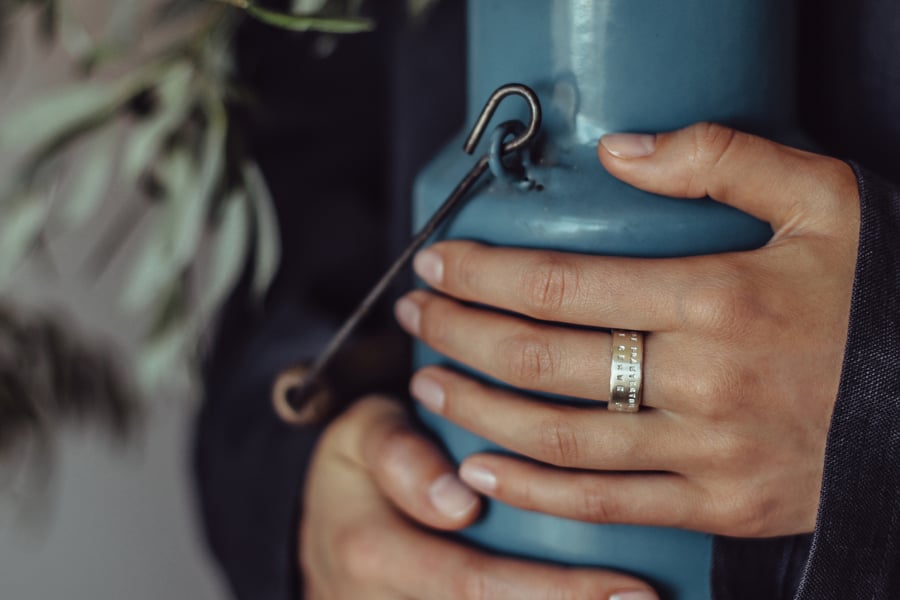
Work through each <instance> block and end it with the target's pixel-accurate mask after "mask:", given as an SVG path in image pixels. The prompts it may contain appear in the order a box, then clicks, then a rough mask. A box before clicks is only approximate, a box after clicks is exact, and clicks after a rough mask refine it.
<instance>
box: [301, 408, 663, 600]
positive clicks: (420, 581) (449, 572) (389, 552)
mask: <svg viewBox="0 0 900 600" xmlns="http://www.w3.org/2000/svg"><path fill="white" fill-rule="evenodd" d="M478 509H479V500H478V497H477V496H475V495H474V494H473V493H472V492H471V491H469V490H468V489H466V488H465V487H463V486H462V484H461V483H460V482H459V481H458V480H457V479H456V477H455V475H454V471H453V467H451V466H450V464H449V463H448V462H447V460H446V459H445V458H444V457H443V456H442V455H441V454H440V452H439V451H438V449H437V448H436V447H435V446H434V445H432V444H431V442H429V441H427V440H426V439H425V438H424V437H421V436H420V435H419V434H417V433H416V432H415V431H414V430H413V429H412V427H411V426H410V424H409V422H408V421H407V418H406V414H405V412H404V409H403V408H402V407H401V406H400V405H399V404H398V403H396V402H394V401H391V400H388V399H386V398H381V397H371V398H368V399H364V400H361V401H360V402H359V403H357V404H356V405H355V406H354V407H352V408H351V409H350V410H349V411H347V412H346V413H345V414H344V415H343V416H341V417H340V418H339V419H338V420H337V421H335V422H334V423H333V424H332V425H331V426H330V427H329V428H328V430H326V432H325V434H324V437H323V438H322V440H321V441H320V443H319V446H318V448H317V450H316V454H315V456H314V458H313V462H312V464H311V470H310V474H309V477H308V480H307V488H306V498H305V502H304V512H303V519H302V532H301V542H300V544H301V548H300V557H301V562H302V570H303V573H304V579H305V586H306V595H305V596H304V597H305V598H307V599H308V600H358V599H359V598H365V599H366V600H402V599H408V598H417V599H421V600H486V599H488V598H490V599H492V600H494V599H496V600H503V599H510V600H512V599H516V600H529V599H535V600H536V599H548V598H571V599H573V600H576V599H579V598H583V599H588V598H590V599H595V598H597V599H599V598H603V599H606V598H611V599H612V600H652V599H654V598H656V595H655V594H654V593H653V592H652V591H650V590H649V588H648V586H647V585H646V584H643V583H641V582H640V581H637V580H635V579H633V578H631V577H628V576H626V575H620V574H616V573H608V572H602V571H592V570H586V569H582V570H576V569H565V568H562V567H554V566H548V565H537V564H531V563H525V562H522V561H517V560H512V559H505V558H500V557H494V556H490V555H487V554H484V553H481V552H478V551H476V550H473V549H471V548H468V547H466V546H464V545H462V544H460V543H458V542H454V541H451V540H448V539H446V538H442V537H439V536H437V535H434V534H433V533H428V532H426V531H425V530H423V529H422V528H420V527H417V526H416V525H415V524H414V523H413V522H412V521H411V520H410V519H412V520H414V521H418V522H419V523H421V524H423V525H426V526H428V527H432V528H436V529H444V530H453V529H459V528H462V527H464V526H466V525H468V524H470V523H471V522H472V521H473V520H474V519H475V517H476V516H477V514H478ZM407 517H409V519H408V518H407ZM641 594H643V595H641Z"/></svg>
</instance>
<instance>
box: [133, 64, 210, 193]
mask: <svg viewBox="0 0 900 600" xmlns="http://www.w3.org/2000/svg"><path fill="white" fill-rule="evenodd" d="M193 76H194V68H193V67H192V66H191V64H190V63H188V62H187V61H178V62H176V63H174V64H173V65H172V66H171V67H169V69H168V70H167V71H165V74H164V75H163V76H162V77H161V78H160V80H159V81H158V82H157V84H156V85H155V87H154V92H155V94H156V99H157V102H158V106H157V108H156V111H155V113H154V114H153V115H152V116H151V117H149V118H146V119H144V120H143V121H142V122H140V123H139V124H138V125H137V126H136V127H135V130H134V133H132V134H131V136H130V139H129V141H128V144H127V146H126V148H125V156H124V159H123V162H122V171H123V173H124V175H125V179H126V180H127V181H129V182H132V183H133V182H136V181H137V180H138V178H139V177H140V176H141V175H143V174H144V173H146V172H147V170H148V169H149V168H150V166H151V163H152V161H153V160H154V159H155V158H156V157H157V156H158V155H159V153H160V151H161V150H162V148H163V145H164V144H165V142H166V140H167V139H169V137H171V136H172V134H173V133H174V132H175V130H176V129H177V128H178V127H179V126H180V125H181V124H182V122H183V121H184V120H185V118H186V117H187V114H188V112H189V111H190V108H191V105H192V103H193V100H194V97H193V96H192V95H191V81H192V78H193Z"/></svg>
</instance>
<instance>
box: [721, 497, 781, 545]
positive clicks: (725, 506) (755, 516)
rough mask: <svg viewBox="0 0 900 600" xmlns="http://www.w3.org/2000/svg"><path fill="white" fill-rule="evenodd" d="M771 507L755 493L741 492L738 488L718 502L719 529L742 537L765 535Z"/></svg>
mask: <svg viewBox="0 0 900 600" xmlns="http://www.w3.org/2000/svg"><path fill="white" fill-rule="evenodd" d="M772 509H773V507H770V506H769V503H768V502H766V500H764V499H763V498H762V497H760V496H758V495H757V494H754V493H741V491H740V490H739V491H738V492H737V493H734V494H732V495H729V496H728V497H726V498H723V499H722V500H721V501H720V502H719V509H718V511H717V513H718V518H719V522H720V529H722V530H723V532H725V533H727V534H728V535H732V536H738V537H743V538H759V537H765V536H766V535H767V534H768V522H769V519H768V516H769V515H770V514H771V511H772Z"/></svg>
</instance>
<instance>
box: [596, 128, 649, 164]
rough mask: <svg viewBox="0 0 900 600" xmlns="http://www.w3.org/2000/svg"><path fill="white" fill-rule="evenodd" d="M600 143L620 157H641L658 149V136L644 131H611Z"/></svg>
mask: <svg viewBox="0 0 900 600" xmlns="http://www.w3.org/2000/svg"><path fill="white" fill-rule="evenodd" d="M600 143H601V144H603V147H604V148H606V150H607V151H608V152H609V153H610V154H612V155H613V156H616V157H618V158H641V157H643V156H650V155H651V154H653V151H654V150H656V136H655V135H647V134H643V133H611V134H609V135H604V136H603V137H602V138H600Z"/></svg>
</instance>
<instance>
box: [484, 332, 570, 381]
mask: <svg viewBox="0 0 900 600" xmlns="http://www.w3.org/2000/svg"><path fill="white" fill-rule="evenodd" d="M497 354H498V356H499V357H500V361H501V364H503V365H505V369H506V371H507V374H508V376H509V378H510V379H512V382H514V383H519V384H522V385H526V386H528V385H532V386H536V385H540V384H541V383H546V382H548V381H552V380H553V378H554V375H555V373H556V371H557V365H558V362H559V357H558V356H557V355H556V351H555V350H554V348H553V346H552V345H551V344H550V342H549V341H548V340H546V339H543V338H541V337H540V336H538V335H535V334H533V333H529V334H523V335H517V336H513V337H510V338H507V339H505V340H503V341H501V342H500V343H499V346H498V348H497Z"/></svg>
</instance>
